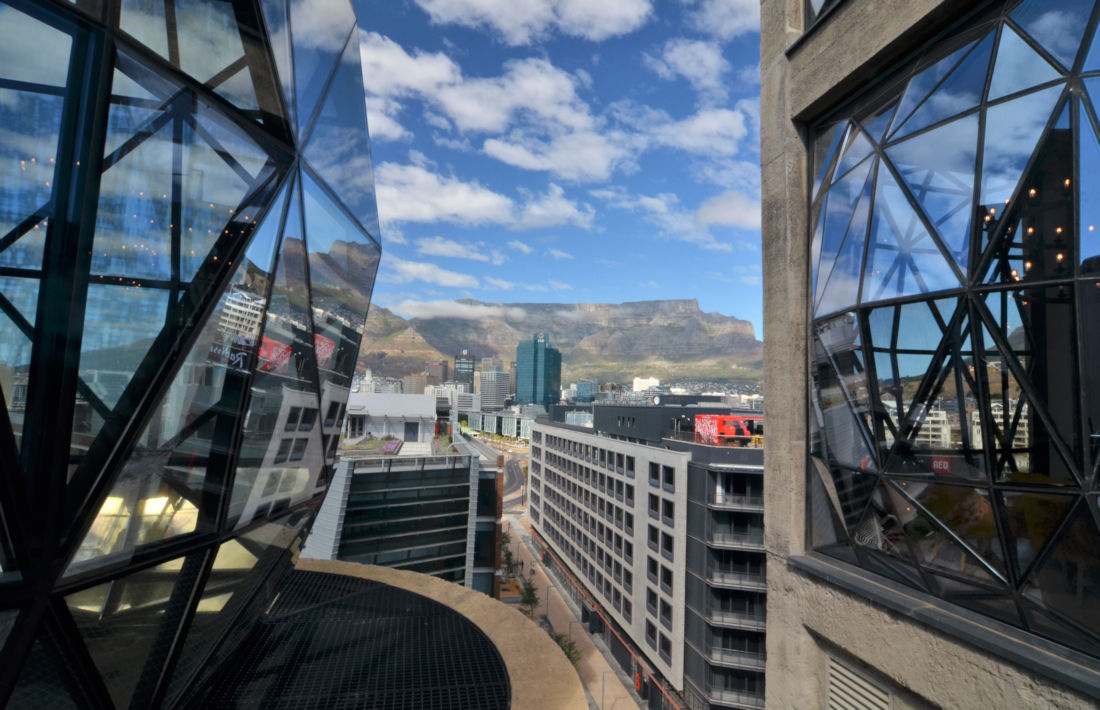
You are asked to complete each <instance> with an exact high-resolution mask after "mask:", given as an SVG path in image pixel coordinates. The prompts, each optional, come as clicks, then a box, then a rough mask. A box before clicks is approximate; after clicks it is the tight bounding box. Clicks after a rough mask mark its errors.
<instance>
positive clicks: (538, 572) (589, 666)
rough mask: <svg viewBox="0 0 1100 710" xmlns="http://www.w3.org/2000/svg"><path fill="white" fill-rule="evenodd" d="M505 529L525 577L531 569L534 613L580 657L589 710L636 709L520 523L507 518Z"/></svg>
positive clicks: (618, 673) (620, 678)
mask: <svg viewBox="0 0 1100 710" xmlns="http://www.w3.org/2000/svg"><path fill="white" fill-rule="evenodd" d="M504 529H505V530H506V531H507V532H508V534H509V535H511V537H512V545H511V548H512V553H513V554H514V555H515V556H516V558H517V559H519V560H522V561H523V571H524V574H525V575H528V576H529V575H530V572H529V570H530V569H531V568H532V565H534V569H535V577H534V580H535V586H536V587H538V590H539V591H538V593H539V607H538V609H537V610H536V613H537V614H540V615H544V616H547V617H548V620H549V622H550V627H551V628H552V629H554V631H556V632H557V633H559V634H566V635H567V636H569V637H570V638H572V639H573V642H574V643H575V644H576V645H577V648H578V649H580V651H581V653H582V654H583V655H582V656H581V660H580V663H578V664H577V671H578V672H579V674H580V676H581V682H583V683H584V686H585V688H586V689H587V691H588V695H589V705H590V707H592V708H598V709H599V710H612V709H614V710H630V709H631V708H638V704H637V701H636V700H635V699H634V697H633V695H632V694H631V693H630V691H628V690H627V688H626V686H625V685H624V683H625V682H628V680H627V679H626V677H625V676H624V675H623V674H622V671H621V670H619V668H618V665H614V666H612V665H609V664H608V662H607V660H606V659H605V658H604V656H603V654H602V653H601V651H600V650H599V648H597V646H596V643H595V642H594V641H593V639H592V637H591V636H589V635H588V631H587V630H585V628H584V624H582V623H581V621H580V619H579V618H578V617H577V615H576V614H575V613H574V612H573V609H572V608H571V607H570V605H569V603H568V602H567V600H566V599H565V598H563V597H562V595H561V593H560V592H559V591H558V589H557V586H556V585H555V584H554V583H553V580H552V579H551V578H549V577H548V576H547V574H546V571H545V570H544V569H543V568H542V564H541V563H539V562H536V560H537V555H536V553H535V551H534V542H533V541H532V539H531V535H530V533H528V532H527V530H526V529H525V528H524V527H523V526H522V525H521V524H520V523H519V518H518V516H516V515H506V516H505V518H504ZM601 696H602V697H603V699H604V705H602V706H601V705H600V698H601Z"/></svg>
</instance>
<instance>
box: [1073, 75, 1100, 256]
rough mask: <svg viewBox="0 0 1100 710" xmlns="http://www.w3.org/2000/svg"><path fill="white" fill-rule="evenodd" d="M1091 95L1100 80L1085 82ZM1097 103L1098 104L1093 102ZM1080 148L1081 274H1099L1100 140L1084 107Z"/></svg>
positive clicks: (1079, 226)
mask: <svg viewBox="0 0 1100 710" xmlns="http://www.w3.org/2000/svg"><path fill="white" fill-rule="evenodd" d="M1086 84H1087V85H1088V87H1089V94H1090V95H1094V96H1095V95H1097V90H1100V80H1096V79H1090V80H1088V81H1087V82H1086ZM1094 105H1095V104H1094ZM1077 116H1078V119H1077V125H1078V126H1080V136H1079V138H1078V140H1079V144H1080V149H1079V151H1078V154H1077V160H1078V173H1079V175H1080V178H1079V180H1080V184H1079V192H1080V201H1079V202H1080V205H1081V214H1080V216H1079V218H1078V221H1077V229H1078V232H1077V233H1078V234H1079V235H1080V240H1081V254H1080V257H1079V261H1080V263H1081V275H1082V276H1084V275H1088V274H1100V141H1097V138H1096V132H1095V129H1094V127H1093V124H1092V121H1091V120H1090V119H1089V116H1088V113H1087V112H1086V111H1085V110H1084V108H1083V107H1082V108H1081V109H1080V110H1079V111H1078V112H1077Z"/></svg>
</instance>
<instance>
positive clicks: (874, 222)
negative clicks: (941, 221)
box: [862, 165, 961, 302]
mask: <svg viewBox="0 0 1100 710" xmlns="http://www.w3.org/2000/svg"><path fill="white" fill-rule="evenodd" d="M877 182H878V184H877V186H876V187H875V208H874V212H873V213H872V215H871V237H870V244H869V246H868V248H867V265H866V271H865V273H864V276H863V299H862V301H863V302H867V301H877V300H883V299H888V298H897V297H901V296H909V295H915V294H918V293H928V292H930V291H939V290H942V289H946V288H958V287H959V286H960V285H961V284H960V282H959V277H958V276H957V275H956V273H955V270H954V269H953V268H952V266H951V265H950V264H949V263H948V261H947V260H946V259H945V258H944V255H943V253H942V252H941V251H940V249H939V247H938V246H937V243H936V240H935V239H934V238H933V237H932V236H931V235H930V234H929V233H928V229H927V228H926V227H925V226H924V222H922V221H921V219H920V216H919V215H918V214H917V212H916V211H915V210H914V208H913V206H912V203H910V202H909V199H908V198H907V197H906V196H905V194H904V193H903V192H902V190H901V188H900V187H899V186H898V183H897V181H896V180H895V179H894V176H893V174H892V173H891V172H890V171H889V170H888V169H887V168H886V167H885V165H883V166H882V167H880V168H879V174H878V181H877Z"/></svg>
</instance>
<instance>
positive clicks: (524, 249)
mask: <svg viewBox="0 0 1100 710" xmlns="http://www.w3.org/2000/svg"><path fill="white" fill-rule="evenodd" d="M508 246H509V247H511V248H512V249H515V250H516V251H518V252H519V253H521V254H530V253H531V252H533V251H534V249H532V248H531V247H529V246H527V245H526V244H524V243H523V242H521V241H520V240H518V239H513V240H512V241H510V242H508Z"/></svg>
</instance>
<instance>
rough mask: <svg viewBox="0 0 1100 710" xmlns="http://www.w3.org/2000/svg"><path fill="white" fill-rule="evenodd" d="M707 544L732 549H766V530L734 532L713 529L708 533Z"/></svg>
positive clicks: (761, 550)
mask: <svg viewBox="0 0 1100 710" xmlns="http://www.w3.org/2000/svg"><path fill="white" fill-rule="evenodd" d="M707 544H708V545H710V546H711V547H720V548H725V549H732V550H752V551H755V552H763V551H764V531H763V530H749V531H747V532H733V531H729V530H711V531H710V533H709V534H708V535H707Z"/></svg>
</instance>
